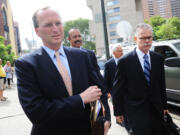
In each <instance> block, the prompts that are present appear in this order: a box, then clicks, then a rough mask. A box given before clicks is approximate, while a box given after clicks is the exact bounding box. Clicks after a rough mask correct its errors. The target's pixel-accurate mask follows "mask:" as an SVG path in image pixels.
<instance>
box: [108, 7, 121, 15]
mask: <svg viewBox="0 0 180 135" xmlns="http://www.w3.org/2000/svg"><path fill="white" fill-rule="evenodd" d="M117 12H120V7H117V8H112V9H108V10H107V13H108V14H112V13H117Z"/></svg>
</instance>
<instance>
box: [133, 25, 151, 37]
mask: <svg viewBox="0 0 180 135" xmlns="http://www.w3.org/2000/svg"><path fill="white" fill-rule="evenodd" d="M139 29H148V30H150V31H153V29H152V26H151V25H149V24H147V23H139V24H138V25H137V26H136V29H135V36H137V35H138V34H139Z"/></svg>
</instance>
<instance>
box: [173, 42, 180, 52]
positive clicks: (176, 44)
mask: <svg viewBox="0 0 180 135" xmlns="http://www.w3.org/2000/svg"><path fill="white" fill-rule="evenodd" d="M174 46H175V47H176V48H177V49H178V50H179V51H180V42H178V43H175V44H174Z"/></svg>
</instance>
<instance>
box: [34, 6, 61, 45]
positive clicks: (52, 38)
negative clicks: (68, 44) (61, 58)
mask: <svg viewBox="0 0 180 135" xmlns="http://www.w3.org/2000/svg"><path fill="white" fill-rule="evenodd" d="M37 22H38V28H36V29H35V30H36V33H37V35H38V36H39V37H40V38H41V39H42V41H43V44H44V45H46V46H48V47H50V48H51V47H53V46H59V45H60V44H61V42H62V40H63V38H64V28H63V24H62V22H61V18H60V16H59V15H58V13H57V12H55V11H53V10H51V9H46V10H44V11H40V12H39V13H38V14H37Z"/></svg>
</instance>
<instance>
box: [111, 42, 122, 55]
mask: <svg viewBox="0 0 180 135" xmlns="http://www.w3.org/2000/svg"><path fill="white" fill-rule="evenodd" d="M118 47H120V48H121V49H122V47H121V45H120V44H115V45H113V46H112V53H113V52H115V51H116V50H117V48H118Z"/></svg>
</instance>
